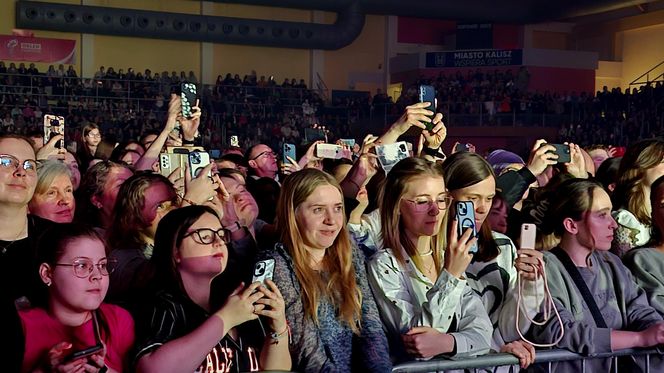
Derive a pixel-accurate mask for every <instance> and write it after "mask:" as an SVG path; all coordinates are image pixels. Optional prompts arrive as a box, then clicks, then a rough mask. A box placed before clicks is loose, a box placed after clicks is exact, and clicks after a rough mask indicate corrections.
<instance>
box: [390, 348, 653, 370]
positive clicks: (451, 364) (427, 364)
mask: <svg viewBox="0 0 664 373" xmlns="http://www.w3.org/2000/svg"><path fill="white" fill-rule="evenodd" d="M659 353H660V352H659V351H657V350H655V349H626V350H619V351H614V352H604V353H597V354H593V355H589V356H586V355H580V354H577V353H574V352H570V351H567V350H561V349H555V350H543V351H539V350H538V351H537V355H536V356H535V362H534V364H539V363H553V362H558V361H572V360H586V359H607V358H613V357H619V356H628V355H629V356H640V355H650V354H659ZM518 364H519V359H517V358H516V357H515V356H514V355H512V354H506V353H496V354H487V355H482V356H477V357H467V358H462V359H453V360H452V359H433V360H428V361H411V362H407V363H402V364H398V365H396V366H395V367H394V368H392V372H436V371H445V370H455V369H481V368H492V367H498V366H509V365H518Z"/></svg>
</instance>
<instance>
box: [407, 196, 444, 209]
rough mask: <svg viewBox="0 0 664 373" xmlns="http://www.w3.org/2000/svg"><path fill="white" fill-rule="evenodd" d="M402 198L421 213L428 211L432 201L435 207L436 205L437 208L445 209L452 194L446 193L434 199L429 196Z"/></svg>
mask: <svg viewBox="0 0 664 373" xmlns="http://www.w3.org/2000/svg"><path fill="white" fill-rule="evenodd" d="M403 200H404V201H406V202H409V203H410V204H411V205H412V206H413V208H414V210H415V212H418V213H423V212H427V211H429V209H431V205H432V204H434V203H435V204H436V207H438V210H447V209H448V208H449V207H450V204H451V203H452V196H450V195H449V194H446V195H444V196H441V197H438V198H436V200H435V201H434V200H432V199H431V198H429V197H417V198H415V199H407V198H403Z"/></svg>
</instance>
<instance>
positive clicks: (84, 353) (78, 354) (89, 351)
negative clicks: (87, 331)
mask: <svg viewBox="0 0 664 373" xmlns="http://www.w3.org/2000/svg"><path fill="white" fill-rule="evenodd" d="M103 349H104V346H103V345H101V344H98V345H94V346H92V347H88V348H86V349H84V350H80V351H74V352H73V353H72V354H70V355H69V356H67V357H66V358H65V361H74V360H78V359H82V358H86V357H90V356H92V355H94V354H96V353H97V352H99V351H101V350H103Z"/></svg>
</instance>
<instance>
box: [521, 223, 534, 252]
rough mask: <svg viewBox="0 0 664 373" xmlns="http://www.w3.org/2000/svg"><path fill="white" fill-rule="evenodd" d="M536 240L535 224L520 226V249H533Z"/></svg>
mask: <svg viewBox="0 0 664 373" xmlns="http://www.w3.org/2000/svg"><path fill="white" fill-rule="evenodd" d="M536 238H537V228H536V227H535V224H521V238H520V240H519V246H520V247H521V248H522V249H533V250H534V249H535V241H536Z"/></svg>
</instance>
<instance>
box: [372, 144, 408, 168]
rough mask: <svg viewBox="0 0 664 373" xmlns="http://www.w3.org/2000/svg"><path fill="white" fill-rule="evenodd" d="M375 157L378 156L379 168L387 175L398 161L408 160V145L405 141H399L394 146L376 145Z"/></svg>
mask: <svg viewBox="0 0 664 373" xmlns="http://www.w3.org/2000/svg"><path fill="white" fill-rule="evenodd" d="M376 155H378V162H380V165H381V167H383V170H385V173H388V172H390V170H391V169H392V167H394V165H395V164H397V163H398V162H399V161H400V160H402V159H404V158H408V144H407V143H406V142H405V141H399V142H396V143H394V144H387V145H378V146H376Z"/></svg>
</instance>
